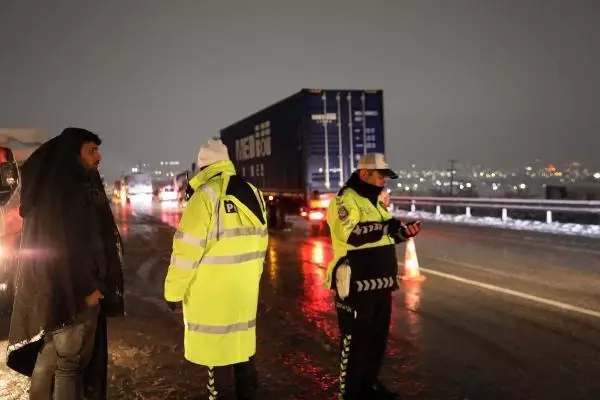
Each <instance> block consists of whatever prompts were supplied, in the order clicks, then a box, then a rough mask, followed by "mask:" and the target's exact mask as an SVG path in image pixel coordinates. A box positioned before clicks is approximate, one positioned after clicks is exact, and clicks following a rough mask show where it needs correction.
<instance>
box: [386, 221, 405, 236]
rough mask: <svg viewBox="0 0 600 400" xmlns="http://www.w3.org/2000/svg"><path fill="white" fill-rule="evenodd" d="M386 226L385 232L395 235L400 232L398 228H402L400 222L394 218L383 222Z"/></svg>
mask: <svg viewBox="0 0 600 400" xmlns="http://www.w3.org/2000/svg"><path fill="white" fill-rule="evenodd" d="M385 224H386V227H387V234H388V235H391V236H397V235H398V233H400V229H402V222H400V220H398V219H396V218H392V219H390V220H388V221H386V222H385Z"/></svg>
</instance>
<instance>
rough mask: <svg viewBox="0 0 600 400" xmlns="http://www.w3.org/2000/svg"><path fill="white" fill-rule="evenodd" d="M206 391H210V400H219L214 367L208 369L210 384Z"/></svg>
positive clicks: (208, 383)
mask: <svg viewBox="0 0 600 400" xmlns="http://www.w3.org/2000/svg"><path fill="white" fill-rule="evenodd" d="M206 389H208V400H217V397H218V395H219V392H217V385H216V383H215V369H214V368H213V367H208V382H207V384H206Z"/></svg>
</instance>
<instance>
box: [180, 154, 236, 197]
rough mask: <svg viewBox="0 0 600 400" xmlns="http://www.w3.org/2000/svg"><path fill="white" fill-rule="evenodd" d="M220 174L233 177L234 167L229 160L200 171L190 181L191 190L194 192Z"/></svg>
mask: <svg viewBox="0 0 600 400" xmlns="http://www.w3.org/2000/svg"><path fill="white" fill-rule="evenodd" d="M222 173H225V174H228V175H235V167H234V166H233V163H232V162H231V161H230V160H225V161H218V162H216V163H214V164H210V165H209V166H207V167H206V168H203V169H201V170H200V171H199V172H198V173H197V174H196V175H194V177H193V178H192V179H190V186H191V187H192V189H194V190H196V189H198V188H199V187H200V186H202V185H204V184H205V183H206V182H208V181H209V180H211V179H212V178H214V177H215V176H217V175H219V174H222Z"/></svg>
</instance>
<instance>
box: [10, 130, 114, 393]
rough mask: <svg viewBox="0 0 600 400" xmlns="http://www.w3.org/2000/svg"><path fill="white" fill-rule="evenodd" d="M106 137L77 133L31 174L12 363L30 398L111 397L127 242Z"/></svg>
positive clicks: (50, 145) (26, 172)
mask: <svg viewBox="0 0 600 400" xmlns="http://www.w3.org/2000/svg"><path fill="white" fill-rule="evenodd" d="M101 143H102V142H101V140H100V138H99V137H98V136H97V135H95V134H94V133H92V132H90V131H87V130H85V129H80V128H67V129H65V130H64V131H63V132H62V133H61V134H60V135H59V136H57V137H55V138H53V139H51V140H50V141H48V142H46V143H44V144H43V145H42V146H40V147H39V148H38V149H37V150H36V151H35V152H34V153H33V154H32V155H31V157H29V159H28V160H27V161H26V162H25V164H24V165H23V168H22V186H21V206H20V210H19V211H20V215H21V217H22V218H23V233H22V239H21V251H20V256H19V265H18V271H17V279H16V294H15V302H14V306H13V313H12V318H11V326H10V333H9V340H8V342H9V343H8V344H9V346H8V358H7V365H8V366H9V367H10V368H12V369H13V370H15V371H17V372H19V373H21V374H23V375H26V376H30V377H31V388H30V399H32V400H37V399H40V400H50V399H52V398H53V397H52V396H53V395H54V397H55V398H56V399H60V400H71V399H73V400H75V399H77V400H80V399H83V398H84V397H83V396H84V392H85V398H86V399H105V398H106V386H107V382H106V377H107V373H106V370H107V360H108V353H107V352H108V348H107V332H106V317H107V316H109V317H111V316H120V315H123V313H124V302H123V273H122V242H121V237H120V235H119V231H118V229H117V227H116V224H115V221H114V217H113V214H112V211H111V209H110V204H109V202H108V199H107V197H106V194H105V192H104V188H103V185H102V182H101V179H100V175H99V173H98V165H99V163H100V160H101V156H100V153H99V151H98V148H99V146H100V144H101Z"/></svg>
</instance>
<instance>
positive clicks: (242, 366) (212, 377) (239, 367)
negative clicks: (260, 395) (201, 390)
mask: <svg viewBox="0 0 600 400" xmlns="http://www.w3.org/2000/svg"><path fill="white" fill-rule="evenodd" d="M232 372H233V385H234V388H235V397H234V396H232V395H231V394H230V393H229V391H228V390H227V383H228V382H229V381H230V380H231V374H232ZM206 387H207V389H208V398H209V400H221V399H233V398H235V399H237V400H254V399H255V395H256V389H257V388H258V376H257V372H256V365H255V363H254V357H250V359H249V360H248V361H246V362H242V363H239V364H234V365H230V366H225V367H209V368H208V384H207V385H206Z"/></svg>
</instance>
